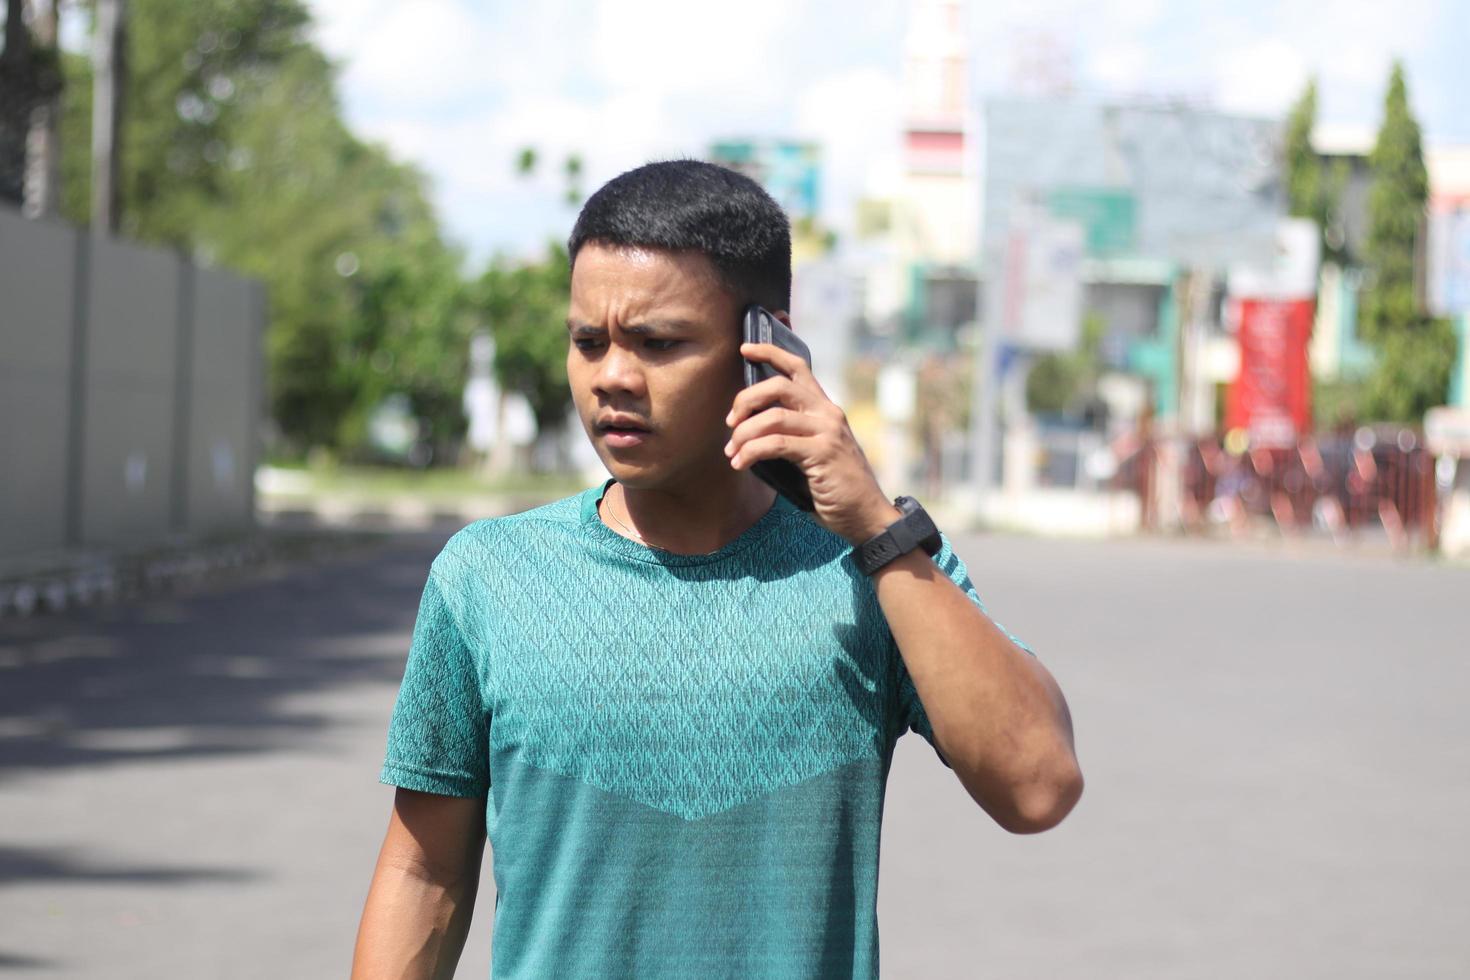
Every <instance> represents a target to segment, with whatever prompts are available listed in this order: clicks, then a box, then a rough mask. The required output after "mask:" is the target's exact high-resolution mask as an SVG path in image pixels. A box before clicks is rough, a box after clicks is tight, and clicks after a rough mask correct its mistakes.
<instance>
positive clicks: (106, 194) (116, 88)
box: [92, 0, 127, 237]
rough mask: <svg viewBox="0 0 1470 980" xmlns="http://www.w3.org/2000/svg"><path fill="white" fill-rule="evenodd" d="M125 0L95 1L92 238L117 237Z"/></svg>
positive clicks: (124, 71)
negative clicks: (114, 235) (119, 131)
mask: <svg viewBox="0 0 1470 980" xmlns="http://www.w3.org/2000/svg"><path fill="white" fill-rule="evenodd" d="M126 18H127V6H126V0H97V29H96V33H95V34H94V36H93V38H92V71H93V73H94V85H93V88H92V234H93V235H95V236H98V237H107V236H109V235H113V234H116V233H117V219H118V214H117V211H118V165H117V164H118V145H117V142H118V130H119V128H120V124H121V122H122V90H123V86H124V84H125V82H126V79H127V65H126V64H125V62H124V58H123V52H124V49H125V44H124V40H123V36H124V27H123V25H124V22H125V20H126Z"/></svg>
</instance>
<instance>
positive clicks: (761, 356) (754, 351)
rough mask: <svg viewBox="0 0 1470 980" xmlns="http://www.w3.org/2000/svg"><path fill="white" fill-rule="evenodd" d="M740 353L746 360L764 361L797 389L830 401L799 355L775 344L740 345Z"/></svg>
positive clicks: (809, 366) (810, 369)
mask: <svg viewBox="0 0 1470 980" xmlns="http://www.w3.org/2000/svg"><path fill="white" fill-rule="evenodd" d="M740 352H741V353H742V354H743V355H745V356H746V359H747V360H751V361H764V362H766V363H768V364H771V365H772V366H773V367H775V368H776V370H778V371H780V372H781V373H782V374H785V375H786V376H787V377H789V378H790V379H791V380H792V382H793V383H795V384H796V386H797V387H799V388H805V389H807V390H808V391H810V392H812V393H813V394H815V395H817V396H818V397H820V398H824V399H827V400H829V401H830V400H831V399H830V398H828V396H827V391H826V389H825V388H823V387H822V384H821V382H819V381H818V380H817V376H816V375H815V374H813V373H812V367H811V365H810V364H808V363H807V362H806V361H805V360H804V359H803V358H802V357H801V355H799V354H793V353H791V351H789V350H786V349H785V348H784V347H777V346H776V345H775V344H742V345H741V346H740Z"/></svg>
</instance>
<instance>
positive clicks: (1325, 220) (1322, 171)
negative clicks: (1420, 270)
mask: <svg viewBox="0 0 1470 980" xmlns="http://www.w3.org/2000/svg"><path fill="white" fill-rule="evenodd" d="M1316 123H1317V82H1316V80H1315V79H1313V80H1311V81H1309V82H1308V83H1307V87H1306V89H1305V91H1303V92H1302V94H1301V97H1300V98H1299V99H1297V102H1296V104H1295V105H1294V106H1292V109H1291V113H1290V114H1289V115H1288V116H1287V119H1286V139H1285V152H1286V197H1287V206H1288V210H1289V211H1290V213H1291V214H1292V216H1293V217H1298V218H1310V219H1311V220H1312V221H1314V222H1316V224H1317V228H1318V231H1319V233H1320V235H1321V239H1320V240H1321V246H1322V258H1323V260H1324V261H1329V262H1335V263H1337V264H1338V265H1343V264H1345V263H1346V262H1347V261H1348V260H1349V256H1348V254H1347V246H1346V234H1345V232H1344V230H1343V219H1342V195H1343V190H1344V188H1345V187H1346V186H1347V168H1346V166H1345V161H1342V160H1339V161H1336V163H1335V165H1333V166H1328V163H1327V161H1325V160H1323V159H1322V157H1321V156H1319V155H1318V154H1317V151H1316V150H1315V149H1314V148H1313V146H1312V129H1313V127H1314V126H1315V125H1316Z"/></svg>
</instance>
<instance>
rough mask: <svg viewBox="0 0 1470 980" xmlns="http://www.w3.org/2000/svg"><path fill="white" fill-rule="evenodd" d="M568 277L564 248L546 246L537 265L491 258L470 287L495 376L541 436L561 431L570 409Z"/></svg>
mask: <svg viewBox="0 0 1470 980" xmlns="http://www.w3.org/2000/svg"><path fill="white" fill-rule="evenodd" d="M571 288H572V278H571V271H570V269H569V267H568V263H567V252H566V249H565V248H564V247H563V246H562V245H561V244H560V243H558V242H553V243H551V244H550V245H549V246H548V247H547V253H546V257H545V259H543V260H542V261H540V262H531V263H524V264H519V265H511V264H508V263H506V262H504V261H503V260H501V259H498V258H497V259H496V260H495V261H493V262H492V263H491V264H490V267H489V268H488V269H486V270H485V273H484V275H482V276H481V277H480V281H479V283H478V284H477V286H476V288H475V300H474V303H475V307H476V309H477V310H478V311H479V312H480V313H481V314H482V315H483V317H484V318H485V320H486V321H487V322H488V325H489V327H490V333H491V335H492V336H493V337H494V338H495V377H496V381H497V382H499V384H500V386H501V387H502V388H504V389H505V390H507V391H516V392H520V393H521V394H522V395H524V396H525V397H526V400H527V401H528V402H530V404H531V410H532V411H533V412H534V413H535V416H536V423H537V425H539V426H540V427H541V430H542V431H543V432H547V431H554V430H556V429H559V428H561V426H562V425H563V423H564V422H565V420H566V417H567V413H568V410H569V409H570V408H571V397H572V396H571V389H570V388H569V387H568V386H567V331H566V316H567V305H568V303H569V301H570V299H571Z"/></svg>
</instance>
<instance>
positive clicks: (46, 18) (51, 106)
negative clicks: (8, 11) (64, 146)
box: [24, 0, 61, 218]
mask: <svg viewBox="0 0 1470 980" xmlns="http://www.w3.org/2000/svg"><path fill="white" fill-rule="evenodd" d="M60 2H61V0H31V2H30V9H31V18H30V20H31V33H32V35H33V36H34V40H35V45H36V47H37V48H39V49H41V50H45V51H49V52H50V53H51V56H52V57H53V58H56V57H59V55H58V49H57V7H58V6H59V4H60ZM60 131H61V104H60V95H59V92H58V91H56V90H53V91H51V93H50V94H49V96H47V97H44V98H43V100H42V101H41V102H40V103H39V104H38V105H37V106H36V107H35V108H34V109H33V110H32V111H31V128H30V133H29V134H28V136H27V139H26V170H25V201H24V212H25V215H26V217H28V218H42V217H47V216H49V215H54V214H56V213H57V212H58V211H60V210H61V137H60Z"/></svg>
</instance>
